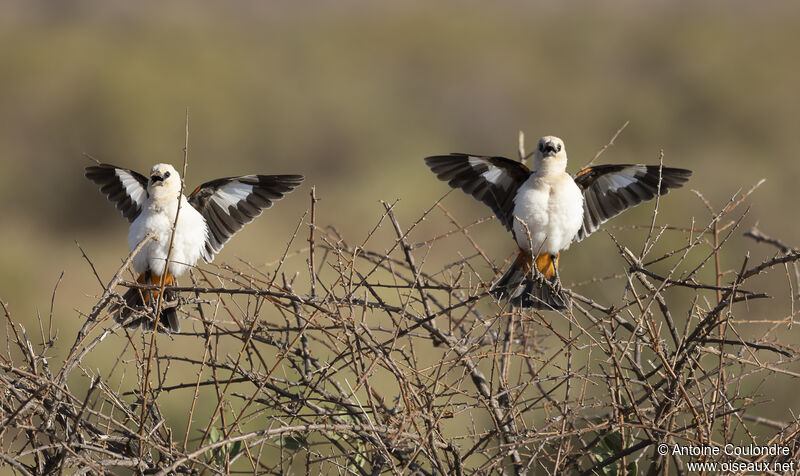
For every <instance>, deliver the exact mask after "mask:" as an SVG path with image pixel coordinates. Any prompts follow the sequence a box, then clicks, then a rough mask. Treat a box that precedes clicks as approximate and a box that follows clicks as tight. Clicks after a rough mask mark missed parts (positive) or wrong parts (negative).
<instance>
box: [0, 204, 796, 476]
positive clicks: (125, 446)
mask: <svg viewBox="0 0 800 476" xmlns="http://www.w3.org/2000/svg"><path fill="white" fill-rule="evenodd" d="M313 193H314V192H312V206H311V210H310V215H308V214H307V215H306V216H304V217H303V219H302V220H301V222H300V223H298V227H297V230H296V231H295V233H294V236H292V237H291V239H290V240H289V243H288V245H287V248H286V252H285V253H284V255H283V257H282V258H281V259H280V261H279V262H277V263H275V264H273V266H260V265H253V264H250V263H241V265H240V266H238V267H229V266H207V267H205V268H203V269H195V270H194V271H193V273H192V281H193V284H192V286H186V287H181V288H176V289H178V290H179V291H181V295H182V301H183V302H182V303H181V305H182V309H183V311H184V312H187V313H189V314H190V317H191V320H184V321H183V322H184V328H194V330H191V329H188V330H186V332H184V333H182V334H180V335H175V336H167V335H163V334H160V335H159V334H155V335H154V334H152V333H150V334H142V333H141V332H130V331H127V330H124V329H121V328H120V327H119V325H115V324H112V323H113V320H112V319H110V318H109V316H108V313H107V312H104V310H106V309H107V305H108V303H109V302H110V301H111V300H113V299H118V296H119V294H121V292H122V291H123V290H124V289H125V288H124V286H123V285H125V286H137V285H136V284H134V283H130V282H124V281H122V277H123V276H125V272H126V266H125V265H124V266H123V267H122V268H120V270H119V272H118V273H117V275H116V276H115V278H114V279H113V280H112V281H111V282H110V283H109V284H108V286H107V291H106V293H105V294H104V295H103V296H100V297H99V299H98V304H97V306H95V308H94V309H93V310H91V312H89V313H88V314H87V315H86V321H85V324H84V325H83V327H82V328H81V329H80V331H79V333H78V334H77V336H76V339H75V342H74V344H73V345H72V346H71V350H70V351H69V355H68V357H67V358H66V359H65V360H64V361H63V363H61V362H60V364H61V366H60V368H58V369H54V368H52V362H50V360H48V359H47V358H46V355H47V352H48V351H49V349H51V348H52V347H53V345H54V337H53V336H52V331H51V330H50V329H51V324H50V322H48V321H47V319H42V320H40V323H41V324H42V325H41V333H40V337H35V336H33V335H31V334H30V333H28V332H26V331H25V329H23V328H22V327H21V326H19V325H18V324H17V323H15V320H14V317H13V316H12V315H10V313H9V312H8V310H7V307H6V306H5V304H4V308H6V319H7V325H6V329H7V333H8V341H9V346H8V348H7V350H6V351H5V352H4V353H0V359H2V363H0V366H2V373H0V385H2V401H1V403H0V418H1V419H2V420H1V421H2V430H0V431H1V432H2V452H1V453H0V458H2V460H3V461H4V462H5V464H6V465H7V466H8V467H10V468H13V470H14V471H15V472H17V473H19V474H48V473H53V472H73V473H74V474H84V473H114V472H119V471H125V469H126V468H127V469H128V470H130V471H133V472H136V473H140V474H145V473H146V474H153V473H155V474H171V473H176V474H183V473H192V474H195V473H206V474H216V473H221V474H230V473H233V472H244V473H252V474H284V473H288V472H294V473H302V472H306V473H315V474H316V473H324V474H344V473H348V474H361V475H365V476H366V475H373V474H381V473H392V474H426V475H433V474H459V475H461V474H489V473H511V474H525V473H530V474H533V473H536V474H545V473H547V474H556V473H559V474H562V473H583V474H623V473H626V474H636V473H643V472H645V471H648V470H649V471H650V472H652V473H657V472H662V471H663V472H668V471H674V469H675V468H676V467H677V468H678V469H679V470H685V468H684V465H685V463H686V461H687V458H684V457H672V456H666V457H664V456H660V455H659V454H658V452H657V450H656V447H657V444H658V443H669V444H681V445H685V444H696V445H712V446H721V445H723V444H725V443H727V442H735V443H737V444H748V443H751V442H755V443H757V444H778V445H785V446H788V447H790V448H791V451H792V454H791V455H790V456H788V457H779V456H766V457H763V458H759V457H755V456H753V457H748V456H743V457H741V458H740V460H741V461H767V462H773V461H778V460H787V461H788V460H791V459H793V458H795V459H796V457H797V455H796V453H797V450H796V445H795V444H794V438H795V436H794V435H795V433H796V432H797V430H798V428H799V427H798V422H797V421H796V420H794V421H791V422H788V423H787V422H774V421H768V420H764V419H760V418H757V417H753V416H751V414H750V410H751V409H752V408H753V407H754V406H755V405H757V404H758V403H759V402H760V401H762V400H763V399H762V398H761V396H760V394H759V392H760V391H762V390H760V388H761V387H759V386H758V385H752V384H750V383H748V382H747V380H748V379H749V380H752V379H756V381H758V382H766V383H769V382H770V381H772V380H773V379H774V378H775V376H776V375H779V374H786V373H789V374H790V375H793V374H791V372H790V371H789V370H787V367H788V366H789V364H790V363H792V362H794V361H795V360H796V357H795V355H796V352H795V351H794V350H793V349H791V348H790V347H789V346H788V345H787V344H786V343H785V342H780V339H778V337H777V335H778V334H779V333H780V330H781V329H783V328H784V326H785V325H786V324H785V322H784V321H778V322H775V323H772V324H771V325H769V326H768V327H767V329H766V330H765V331H764V332H763V335H762V336H761V337H759V338H757V339H751V340H748V339H746V338H745V337H743V333H741V332H739V327H740V325H739V324H737V322H738V319H740V316H739V315H738V313H740V312H741V310H742V309H746V306H747V302H748V301H753V300H757V299H760V298H763V297H765V294H764V293H762V292H760V291H758V290H754V289H751V287H750V283H751V278H753V277H754V276H756V275H758V274H759V273H770V272H778V273H783V272H786V274H787V279H789V283H790V286H796V285H797V279H796V271H794V274H793V273H790V272H789V270H793V269H794V268H793V267H794V266H795V264H796V262H797V260H798V258H800V254H799V253H798V251H797V250H795V249H792V248H791V247H790V246H787V245H784V244H782V243H780V242H779V241H777V240H774V239H771V238H769V237H766V236H764V235H763V234H760V233H759V232H757V231H756V230H753V231H751V232H749V236H751V237H752V238H754V239H756V240H758V241H760V242H762V243H755V242H753V245H754V246H758V247H767V246H777V251H776V254H775V255H774V257H772V258H770V259H768V260H766V261H764V262H761V263H752V262H751V261H750V259H749V258H748V256H742V257H741V259H740V261H739V262H740V266H739V267H738V268H737V269H735V270H724V269H722V268H721V267H720V254H721V253H722V251H723V250H724V249H725V247H726V244H727V243H728V241H729V238H730V237H731V236H733V235H734V234H738V233H741V230H740V229H739V225H740V223H741V220H742V217H743V216H744V215H745V213H744V212H742V210H741V209H742V208H744V207H741V206H740V205H741V204H742V203H743V202H744V201H745V199H746V198H747V196H748V195H749V193H750V192H748V193H745V194H742V195H737V196H734V198H733V199H731V201H730V202H729V203H726V204H725V205H724V206H722V208H721V209H720V210H717V211H714V210H712V209H711V208H710V206H709V210H710V211H711V213H710V214H711V219H710V221H709V222H708V223H707V224H705V225H704V226H695V225H693V224H691V225H689V226H686V227H672V226H659V225H656V222H657V220H656V213H657V210H658V206H656V207H655V212H654V214H653V223H652V226H643V227H640V228H638V229H637V230H635V231H634V233H635V236H638V237H639V239H640V240H641V241H640V243H639V245H638V246H637V247H636V249H638V250H640V251H632V249H631V248H630V247H628V246H626V245H624V244H622V243H618V248H617V251H618V253H619V256H620V257H621V258H622V259H624V260H625V262H626V263H627V266H626V267H620V268H619V269H617V270H615V272H616V274H614V275H612V276H610V277H605V278H603V277H599V276H598V277H597V278H596V279H595V280H596V281H598V282H601V283H605V282H614V283H617V284H619V283H622V284H623V286H624V288H625V292H624V293H622V294H621V295H620V296H619V299H618V300H617V301H616V302H614V303H613V305H604V304H600V303H598V302H596V300H595V299H593V298H592V297H591V296H582V295H579V294H577V293H575V292H573V301H574V305H573V307H572V310H571V311H570V312H565V313H563V314H557V313H553V312H532V311H521V310H518V309H511V308H509V307H506V306H504V305H503V304H502V303H496V302H494V301H493V300H492V298H491V297H490V296H489V295H488V294H487V289H488V285H489V283H490V281H491V280H492V279H495V277H496V276H491V275H490V274H491V273H488V274H489V275H488V276H487V272H486V270H487V269H493V270H495V272H496V273H499V272H500V270H501V268H502V265H503V264H502V262H499V261H498V262H497V263H495V262H493V261H492V259H491V258H489V257H488V256H487V253H485V252H484V250H483V249H482V248H481V247H480V246H479V245H478V243H477V242H476V241H475V239H474V238H473V237H472V235H470V230H471V229H473V227H474V226H475V225H476V224H477V223H479V222H482V221H485V220H480V221H479V222H476V223H473V224H470V225H468V226H459V225H458V224H457V223H456V222H455V220H454V219H452V216H451V215H450V214H449V213H448V212H447V210H446V209H445V208H444V207H443V206H442V205H441V204H440V203H438V202H437V203H436V204H434V206H432V207H431V208H430V209H429V210H427V211H426V212H425V213H424V214H423V215H422V216H421V217H420V220H419V221H417V222H416V223H414V224H412V225H410V226H406V227H404V226H403V225H402V224H400V223H399V222H398V220H397V218H396V216H395V214H394V206H393V205H389V204H384V206H385V210H384V212H383V213H382V214H381V216H380V217H379V218H378V219H377V220H376V223H375V227H374V229H373V230H372V232H371V233H370V234H369V235H368V236H367V237H365V238H364V239H363V240H361V241H360V242H359V243H358V244H357V245H354V244H351V243H349V242H348V241H347V240H346V239H345V238H344V237H342V236H340V234H339V233H338V232H337V231H336V230H335V229H334V228H332V227H321V226H318V225H317V223H318V222H319V221H320V220H319V218H318V217H317V216H316V215H317V211H316V210H315V208H316V207H315V204H316V201H315V197H314V195H313ZM700 198H702V197H700ZM698 203H699V202H698ZM440 213H441V214H442V215H444V216H446V217H449V218H450V219H451V222H452V223H453V227H452V229H451V230H450V231H449V232H447V233H445V234H443V235H441V236H435V237H430V236H428V237H426V238H425V239H423V240H421V241H419V242H414V241H412V239H411V237H412V236H416V235H415V234H414V231H415V229H416V227H417V225H418V224H419V223H420V222H421V220H422V219H423V218H425V217H429V218H431V219H433V218H435V219H439V217H440ZM305 225H309V227H308V229H309V234H308V238H307V240H308V245H307V246H306V245H303V248H302V250H300V251H293V252H290V250H291V249H292V248H293V247H294V248H297V247H298V246H296V245H295V244H294V242H295V241H297V242H300V241H302V240H304V239H305V238H304V237H303V238H298V237H299V236H301V235H303V236H305V233H306V231H305V230H306V228H305ZM609 235H610V236H611V238H612V239H614V234H613V233H609ZM455 239H459V240H462V241H464V242H468V243H471V246H472V249H471V250H462V251H463V253H464V254H465V255H464V256H463V257H462V258H460V259H458V260H457V261H455V262H452V263H447V264H444V265H433V264H431V262H432V261H433V260H432V259H431V256H432V255H435V254H436V253H439V252H444V250H447V249H450V248H452V247H453V246H454V245H453V243H455V242H454V241H453V240H455ZM665 241H669V242H670V243H676V244H677V245H676V246H674V247H672V249H668V250H666V251H659V252H658V253H655V252H654V251H653V250H654V249H659V247H657V246H655V245H656V244H659V245H661V244H662V243H664V242H665ZM614 242H616V240H615V239H614ZM459 243H461V241H459ZM301 245H302V243H301ZM450 251H451V253H452V250H450ZM656 254H657V255H656ZM303 261H305V264H303ZM128 262H129V261H128ZM127 264H128V263H126V265H127ZM292 265H293V266H294V269H295V270H302V271H301V272H299V273H295V274H289V273H287V272H286V269H291V268H290V266H292ZM659 267H660V268H659ZM267 268H269V269H270V270H269V271H265V269H267ZM656 268H658V269H664V270H666V271H660V272H656V271H654V269H656ZM701 275H702V276H712V277H713V281H712V282H704V281H702V280H701V279H700V278H699V276H701ZM567 284H569V283H567ZM301 285H302V287H303V289H309V290H310V291H308V293H307V294H302V293H299V292H297V291H296V289H298V288H300V287H301ZM573 289H575V288H573ZM792 299H793V298H792ZM675 309H681V311H680V313H681V315H676V311H675ZM687 309H688V312H687V313H686V314H685V315H683V313H684V311H685V310H687ZM52 318H53V316H52V315H51V316H50V320H52ZM788 319H789V321H791V316H790V317H789V318H788ZM65 338H66V336H61V337H60V339H62V340H63V339H65ZM187 343H188V345H185V344H187ZM178 344H182V345H178ZM123 345H124V348H123V349H122V350H120V348H121V347H122V346H123ZM189 347H191V349H193V350H192V351H187V350H186V349H187V348H189ZM101 349H104V350H102V352H108V353H109V354H110V355H115V356H119V357H118V359H117V361H116V362H115V363H114V364H113V365H112V366H111V367H110V369H109V370H108V371H107V375H105V376H104V375H101V373H99V372H100V371H94V370H92V368H91V367H90V366H89V365H85V364H84V359H85V358H86V357H87V356H90V355H92V354H93V353H96V352H101ZM762 385H763V384H762ZM722 458H723V457H714V456H712V457H707V458H705V459H706V460H710V461H713V460H715V459H717V460H720V461H721V460H722ZM702 459H703V458H697V460H702Z"/></svg>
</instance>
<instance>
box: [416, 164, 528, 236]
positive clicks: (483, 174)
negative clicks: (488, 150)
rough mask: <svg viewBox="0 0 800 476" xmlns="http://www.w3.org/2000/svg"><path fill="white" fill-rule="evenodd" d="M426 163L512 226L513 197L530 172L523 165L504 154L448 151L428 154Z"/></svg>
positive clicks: (448, 181)
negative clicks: (500, 155)
mask: <svg viewBox="0 0 800 476" xmlns="http://www.w3.org/2000/svg"><path fill="white" fill-rule="evenodd" d="M425 163H426V164H427V165H428V167H430V168H431V170H432V171H433V173H435V174H436V177H438V178H439V180H444V181H446V182H447V183H448V185H450V186H451V187H453V188H460V189H461V190H463V191H465V192H467V193H468V194H470V195H472V196H473V197H474V198H475V199H477V200H480V201H481V202H483V203H484V204H486V205H488V206H489V207H490V208H491V209H492V211H493V212H494V214H495V215H497V218H498V219H500V223H502V224H503V226H505V227H506V228H507V229H508V230H511V228H512V226H513V223H514V197H516V194H517V189H518V188H519V187H520V185H522V184H523V183H524V182H525V180H527V179H528V177H529V176H530V174H531V171H530V170H528V168H527V167H525V165H523V164H521V163H519V162H517V161H515V160H510V159H506V158H504V157H485V156H479V155H467V154H450V155H436V156H433V157H427V158H426V159H425Z"/></svg>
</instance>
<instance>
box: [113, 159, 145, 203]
mask: <svg viewBox="0 0 800 476" xmlns="http://www.w3.org/2000/svg"><path fill="white" fill-rule="evenodd" d="M114 172H115V173H116V174H117V177H119V181H120V182H122V186H123V187H125V193H126V194H128V196H129V197H131V200H133V201H134V202H136V205H138V206H139V207H140V208H141V207H142V206H143V205H144V202H145V200H147V189H146V188H144V187H142V184H141V183H139V181H138V180H136V177H134V176H133V175H131V174H129V173H128V171H127V170H124V169H114Z"/></svg>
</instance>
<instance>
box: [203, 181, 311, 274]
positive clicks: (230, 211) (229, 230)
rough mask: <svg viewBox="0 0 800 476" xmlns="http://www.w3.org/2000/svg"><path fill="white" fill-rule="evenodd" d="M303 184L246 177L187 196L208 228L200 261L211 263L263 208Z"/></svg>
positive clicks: (216, 183) (208, 184)
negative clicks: (226, 244) (232, 237)
mask: <svg viewBox="0 0 800 476" xmlns="http://www.w3.org/2000/svg"><path fill="white" fill-rule="evenodd" d="M302 181H303V176H302V175H245V176H242V177H228V178H221V179H217V180H212V181H211V182H206V183H204V184H203V185H200V186H199V187H197V188H196V189H195V191H194V192H192V194H191V195H190V196H189V203H191V204H192V206H193V207H194V208H195V209H196V210H197V211H198V212H200V214H201V215H203V218H205V220H206V225H207V226H208V237H207V238H206V247H205V250H203V259H205V260H206V261H207V262H209V263H210V262H211V261H212V260H213V259H214V255H216V254H217V253H218V252H219V250H221V249H222V247H223V246H224V245H225V243H226V242H227V241H228V240H229V239H230V238H231V236H233V235H234V234H235V233H236V232H238V231H239V230H241V229H242V227H243V226H244V225H246V224H248V223H250V222H251V221H253V219H254V218H255V217H257V216H258V215H260V214H261V211H262V210H263V209H265V208H270V207H271V206H272V204H273V203H274V202H276V201H278V200H280V199H281V198H283V196H284V195H285V194H287V193H289V192H291V191H292V190H294V189H295V188H296V187H297V186H298V185H300V183H301V182H302Z"/></svg>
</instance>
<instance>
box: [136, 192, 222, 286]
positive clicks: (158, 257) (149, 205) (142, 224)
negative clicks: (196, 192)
mask: <svg viewBox="0 0 800 476" xmlns="http://www.w3.org/2000/svg"><path fill="white" fill-rule="evenodd" d="M177 205H178V201H177V200H174V199H173V200H153V199H152V198H151V199H149V200H147V202H146V203H145V206H144V207H143V209H142V212H141V214H139V216H138V217H136V220H134V222H133V223H132V224H131V228H130V231H129V232H128V244H129V246H130V249H133V248H134V247H136V245H137V244H139V242H140V241H141V240H142V239H143V238H144V237H145V236H147V234H148V233H153V234H154V235H155V239H153V240H150V241H149V242H148V243H147V244H146V245H145V247H144V248H143V249H142V251H141V252H139V254H138V255H136V257H135V258H134V259H133V268H134V269H135V270H136V272H137V273H143V272H145V271H147V270H148V269H149V270H150V271H152V272H153V273H156V274H159V275H160V274H162V273H163V272H164V263H165V262H166V259H167V253H168V251H169V245H170V237H171V235H172V225H173V224H174V223H175V214H176V211H177V208H178V207H177ZM207 234H208V227H207V226H206V222H205V220H204V219H203V216H202V215H200V213H199V212H198V211H197V210H195V208H194V207H193V206H191V205H190V204H189V202H188V201H187V200H186V197H181V209H180V214H179V215H178V224H177V226H176V227H175V238H174V240H173V244H172V254H171V255H170V265H169V272H170V273H171V274H173V275H175V276H180V275H181V274H183V273H184V272H185V271H186V269H187V268H188V267H191V266H194V265H195V264H196V263H197V260H198V259H200V257H201V255H202V252H203V248H204V247H205V242H206V236H207Z"/></svg>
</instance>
